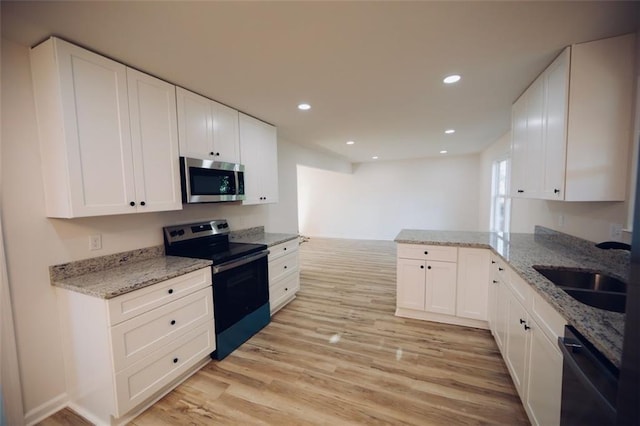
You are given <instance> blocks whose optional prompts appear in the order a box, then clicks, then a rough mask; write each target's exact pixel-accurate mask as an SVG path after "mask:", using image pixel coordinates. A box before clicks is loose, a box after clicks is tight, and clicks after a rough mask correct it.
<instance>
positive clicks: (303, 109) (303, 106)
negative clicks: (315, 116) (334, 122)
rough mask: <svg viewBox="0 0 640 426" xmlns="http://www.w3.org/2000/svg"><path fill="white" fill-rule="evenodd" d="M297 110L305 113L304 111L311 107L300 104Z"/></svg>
mask: <svg viewBox="0 0 640 426" xmlns="http://www.w3.org/2000/svg"><path fill="white" fill-rule="evenodd" d="M298 109H300V110H302V111H306V110H309V109H311V105H309V104H300V105H298Z"/></svg>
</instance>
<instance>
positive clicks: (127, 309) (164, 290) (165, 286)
mask: <svg viewBox="0 0 640 426" xmlns="http://www.w3.org/2000/svg"><path fill="white" fill-rule="evenodd" d="M210 285H211V268H209V267H207V268H203V269H198V270H197V271H193V272H189V273H188V274H185V275H181V276H179V277H175V278H171V279H170V280H166V281H161V282H159V283H157V284H154V285H151V286H149V287H145V288H142V289H140V290H136V291H132V292H131V293H127V294H123V295H122V296H118V297H114V298H113V299H109V300H108V305H109V325H115V324H118V323H121V322H122V321H125V320H128V319H130V318H133V317H135V316H136V315H140V314H142V313H145V312H147V311H150V310H151V309H153V308H156V307H158V306H161V305H164V304H166V303H169V302H171V301H174V300H177V299H179V298H181V297H183V296H186V295H187V294H190V293H193V292H194V291H197V290H199V289H201V288H204V287H207V286H210Z"/></svg>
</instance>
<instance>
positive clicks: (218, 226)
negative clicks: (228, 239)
mask: <svg viewBox="0 0 640 426" xmlns="http://www.w3.org/2000/svg"><path fill="white" fill-rule="evenodd" d="M216 228H218V229H222V228H224V225H223V224H221V223H220V224H218V225H217V226H216Z"/></svg>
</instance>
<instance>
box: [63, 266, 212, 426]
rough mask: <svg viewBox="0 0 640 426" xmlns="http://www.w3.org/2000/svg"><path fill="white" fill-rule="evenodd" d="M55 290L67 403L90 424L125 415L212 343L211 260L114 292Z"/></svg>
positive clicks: (191, 367) (193, 365)
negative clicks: (205, 264) (109, 295)
mask: <svg viewBox="0 0 640 426" xmlns="http://www.w3.org/2000/svg"><path fill="white" fill-rule="evenodd" d="M57 291H58V300H59V303H60V313H61V322H62V324H63V339H64V348H65V349H64V350H65V354H64V355H65V375H66V378H67V386H68V394H69V407H70V408H72V409H74V410H75V411H77V412H78V413H79V414H81V415H82V416H83V417H85V418H86V419H88V420H89V421H91V422H93V423H95V424H98V425H103V424H109V425H111V424H123V423H126V422H127V421H129V420H131V418H132V417H133V416H135V415H137V414H138V413H140V412H141V411H142V410H144V409H145V408H147V407H148V406H149V405H151V404H152V403H153V402H155V401H156V400H158V399H159V398H160V397H162V396H163V395H164V394H166V393H167V392H169V391H170V390H171V389H173V388H174V387H175V386H176V385H177V384H178V383H180V382H181V381H182V380H184V379H185V378H187V377H188V376H189V375H190V374H192V373H193V372H195V371H197V369H198V368H200V367H201V366H202V365H204V364H205V363H206V362H208V361H209V359H210V358H209V354H211V353H212V352H213V351H214V350H215V347H216V346H215V325H214V318H213V300H212V294H213V292H212V290H211V269H210V268H203V269H200V270H197V271H193V272H190V273H188V274H185V275H182V276H179V277H176V278H172V279H170V280H166V281H163V282H160V283H157V284H154V285H152V286H149V287H145V288H142V289H140V290H136V291H133V292H130V293H126V294H124V295H121V296H118V297H115V298H113V299H101V298H97V297H94V296H89V295H85V294H81V293H77V292H73V291H69V290H64V289H57Z"/></svg>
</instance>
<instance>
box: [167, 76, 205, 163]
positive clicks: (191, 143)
mask: <svg viewBox="0 0 640 426" xmlns="http://www.w3.org/2000/svg"><path fill="white" fill-rule="evenodd" d="M176 99H177V103H178V105H177V107H178V136H179V142H180V155H181V156H182V157H192V158H200V159H203V160H213V159H215V152H214V150H213V108H212V106H213V102H212V101H211V100H210V99H207V98H205V97H204V96H200V95H197V94H195V93H193V92H190V91H188V90H185V89H183V88H182V87H178V88H177V89H176Z"/></svg>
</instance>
